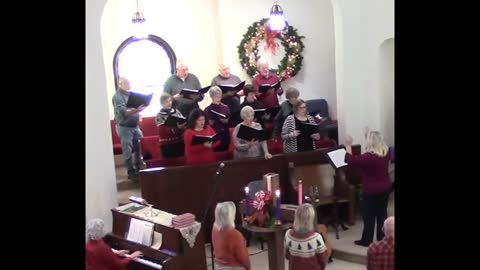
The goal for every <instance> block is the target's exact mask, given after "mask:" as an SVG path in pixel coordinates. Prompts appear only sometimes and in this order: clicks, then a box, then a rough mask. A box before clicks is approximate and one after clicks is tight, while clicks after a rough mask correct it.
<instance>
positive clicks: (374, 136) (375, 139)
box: [365, 131, 388, 157]
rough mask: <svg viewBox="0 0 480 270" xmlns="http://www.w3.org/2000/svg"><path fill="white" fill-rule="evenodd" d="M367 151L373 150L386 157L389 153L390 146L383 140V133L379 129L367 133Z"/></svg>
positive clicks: (372, 151) (374, 152)
mask: <svg viewBox="0 0 480 270" xmlns="http://www.w3.org/2000/svg"><path fill="white" fill-rule="evenodd" d="M365 151H366V152H371V153H373V154H376V155H377V156H380V157H384V156H385V155H387V153H388V146H387V145H386V144H385V142H384V141H383V137H382V134H381V133H380V132H379V131H370V132H368V134H367V146H366V147H365Z"/></svg>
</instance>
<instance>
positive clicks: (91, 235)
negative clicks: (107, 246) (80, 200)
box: [86, 218, 105, 240]
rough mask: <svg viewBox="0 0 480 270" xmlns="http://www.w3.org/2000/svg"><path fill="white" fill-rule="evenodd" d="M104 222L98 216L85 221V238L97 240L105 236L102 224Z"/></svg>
mask: <svg viewBox="0 0 480 270" xmlns="http://www.w3.org/2000/svg"><path fill="white" fill-rule="evenodd" d="M104 225H105V223H104V222H103V220H101V219H99V218H94V219H92V220H90V221H89V222H88V223H87V226H86V234H87V240H99V239H102V238H103V236H105V231H104V230H103V226H104Z"/></svg>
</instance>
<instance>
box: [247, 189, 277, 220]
mask: <svg viewBox="0 0 480 270" xmlns="http://www.w3.org/2000/svg"><path fill="white" fill-rule="evenodd" d="M251 205H252V206H253V211H252V213H251V215H250V216H247V217H246V220H247V222H248V223H249V224H253V225H256V226H259V227H270V226H272V225H273V224H274V223H275V216H274V212H273V211H274V206H273V200H272V194H271V192H270V191H263V190H260V191H258V192H256V193H255V199H254V200H253V202H252V203H251Z"/></svg>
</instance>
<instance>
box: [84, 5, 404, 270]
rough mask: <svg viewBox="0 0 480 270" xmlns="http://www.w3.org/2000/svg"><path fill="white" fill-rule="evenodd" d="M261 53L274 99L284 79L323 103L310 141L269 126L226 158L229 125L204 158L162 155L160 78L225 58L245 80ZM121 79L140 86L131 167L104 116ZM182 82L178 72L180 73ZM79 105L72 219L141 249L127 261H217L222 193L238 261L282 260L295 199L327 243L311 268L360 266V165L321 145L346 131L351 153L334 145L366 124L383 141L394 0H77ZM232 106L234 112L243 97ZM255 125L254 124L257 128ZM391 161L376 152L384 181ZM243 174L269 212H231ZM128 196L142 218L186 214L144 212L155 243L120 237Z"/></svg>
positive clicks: (215, 70)
mask: <svg viewBox="0 0 480 270" xmlns="http://www.w3.org/2000/svg"><path fill="white" fill-rule="evenodd" d="M279 10H280V11H281V12H279ZM273 13H276V15H278V14H281V15H282V17H281V22H278V21H276V22H277V23H279V24H280V26H279V28H280V30H274V28H275V27H276V26H275V25H274V22H273V16H272V15H273ZM282 23H285V25H282ZM260 59H261V60H260ZM262 65H266V66H267V67H268V69H269V74H273V75H276V76H274V77H275V78H278V79H277V80H278V81H280V85H281V88H282V89H283V93H280V94H278V96H277V97H278V102H277V103H276V104H277V106H280V104H283V103H286V104H288V102H289V101H288V100H289V99H288V98H287V94H286V93H287V89H297V90H298V92H299V96H297V97H298V98H301V99H302V100H304V101H305V103H306V109H307V111H308V112H310V111H311V110H312V108H313V107H312V106H314V105H312V104H314V103H315V102H314V101H318V100H321V101H322V102H323V103H322V104H325V105H324V107H323V108H322V111H318V115H312V116H313V118H312V119H314V120H315V121H317V120H318V119H320V120H318V121H317V122H316V123H320V124H319V126H320V127H324V126H325V124H324V126H322V123H323V122H322V121H327V122H328V125H327V127H326V128H325V129H321V130H323V131H322V132H319V134H320V139H319V140H318V141H315V140H313V139H312V141H314V150H312V151H306V152H300V150H299V152H297V153H291V152H290V153H287V151H286V147H285V145H286V144H285V140H284V141H283V143H282V140H281V139H279V140H277V139H273V137H272V139H268V140H267V143H266V147H267V149H268V151H269V152H270V154H271V157H268V158H267V157H266V155H265V157H264V156H261V157H255V158H246V159H237V158H236V157H235V155H234V150H233V149H236V148H235V147H236V145H235V143H234V140H233V137H234V136H235V134H236V133H232V132H233V131H234V128H235V125H233V126H230V129H229V131H230V137H231V141H230V143H229V145H228V150H225V151H221V152H215V160H214V161H212V162H210V163H203V164H193V163H189V162H188V160H187V157H186V154H185V157H184V156H183V155H182V156H180V157H177V158H168V157H164V155H163V154H162V151H163V150H162V148H161V146H160V144H161V140H162V136H161V135H159V131H158V130H159V129H157V127H158V119H157V118H158V114H159V112H160V111H161V110H162V106H163V100H162V97H163V94H162V93H164V92H167V90H166V89H167V86H166V85H167V84H166V82H167V80H170V79H171V78H172V77H175V76H178V74H179V68H181V67H186V68H187V74H189V75H187V78H188V76H190V77H191V75H192V74H194V75H195V76H196V77H197V78H198V80H199V84H200V85H201V87H207V86H213V85H214V84H213V82H214V81H215V77H216V76H221V75H222V69H223V68H225V67H228V69H229V73H230V74H232V75H236V76H238V78H239V80H240V81H245V85H253V86H254V87H255V85H256V82H255V80H254V78H255V76H260V75H261V74H260V73H261V66H262ZM219 74H220V75H219ZM121 78H128V81H129V84H130V87H131V91H132V92H139V93H142V94H152V95H153V96H152V97H151V101H149V105H148V106H146V107H145V109H143V111H139V112H138V113H137V114H138V115H139V118H140V120H139V124H138V125H137V127H138V129H139V130H141V132H142V136H143V137H142V138H139V139H138V147H139V148H138V149H134V150H133V151H132V160H133V159H135V158H133V156H134V154H135V152H138V153H140V155H141V157H142V160H141V164H140V165H135V170H136V172H135V173H136V175H137V176H136V177H137V178H135V177H133V178H132V177H131V175H130V170H133V169H131V168H127V167H128V166H129V165H128V164H127V165H126V161H125V155H124V154H123V153H122V152H125V148H123V147H124V145H123V142H122V140H124V139H123V136H124V135H122V134H120V133H119V132H118V131H119V129H117V125H118V122H119V120H118V116H117V114H118V112H117V109H116V108H117V104H116V103H115V100H114V96H115V95H117V92H118V91H119V88H122V86H121V81H122V79H121ZM212 78H213V79H212ZM186 82H187V80H186V79H184V78H182V84H185V83H186ZM217 85H219V86H220V84H217ZM184 88H188V87H184ZM199 88H200V87H197V89H196V90H201V89H199ZM218 88H219V89H221V91H224V89H223V88H222V87H218ZM211 89H212V88H210V87H209V88H207V91H209V92H206V93H205V94H204V95H203V96H202V95H200V96H201V97H202V98H201V99H197V102H196V104H198V108H199V109H200V110H202V111H203V110H205V111H206V110H207V108H208V107H209V105H210V104H213V101H214V98H213V96H211V93H210V92H211V91H212V90H211ZM245 89H246V87H245V88H243V90H242V91H245ZM125 90H128V89H125ZM129 91H130V90H129ZM174 91H175V90H174ZM174 91H173V93H170V94H171V96H172V98H171V100H172V101H173V108H176V106H178V104H179V103H175V101H176V95H178V94H180V95H182V93H183V92H182V91H183V89H182V91H180V93H175V92H174ZM257 91H259V90H258V89H257ZM269 91H270V90H269ZM275 91H276V90H275ZM288 93H291V91H290V92H288ZM184 95H185V94H184ZM238 99H239V101H240V103H243V102H246V96H245V95H242V94H238ZM257 99H258V97H257ZM222 102H223V99H222ZM127 107H128V105H127ZM86 108H87V109H86V179H85V186H86V198H85V202H86V204H85V206H86V208H85V209H86V213H85V216H86V221H87V222H88V221H89V220H92V219H101V220H102V221H103V222H104V226H105V227H104V231H105V232H107V233H108V234H107V236H106V238H105V239H107V240H108V241H107V240H106V242H107V243H108V244H109V245H110V246H111V247H112V248H115V247H118V249H120V247H122V249H129V250H130V249H131V251H135V250H137V249H138V250H140V251H141V252H143V255H144V258H145V259H144V260H143V261H142V262H139V261H137V262H136V265H135V267H137V268H135V269H162V268H164V269H217V268H218V269H224V268H219V267H218V265H216V264H215V263H218V261H215V262H214V259H215V258H214V257H215V256H212V250H213V246H212V244H210V243H211V242H212V238H213V236H212V229H213V228H214V226H215V225H214V224H216V223H214V221H215V217H216V211H215V210H216V209H215V205H216V204H217V203H220V202H224V201H233V202H234V203H235V206H236V214H235V228H236V229H238V230H239V231H240V232H241V233H242V235H243V236H244V238H245V240H246V242H247V245H248V246H247V251H248V257H249V260H250V263H251V268H250V269H292V268H289V263H290V262H289V260H288V259H287V258H286V257H285V247H284V242H283V241H284V235H285V232H286V231H287V230H288V229H290V228H292V226H293V223H294V216H295V212H296V210H297V207H298V206H299V205H301V204H302V203H305V202H312V205H314V209H315V217H316V218H317V221H318V223H322V224H325V225H326V226H325V227H326V229H327V230H328V232H327V233H326V238H328V240H329V242H330V246H331V248H332V251H333V252H332V254H331V258H330V259H331V261H330V262H329V263H328V264H326V266H325V269H332V270H336V269H343V270H356V269H367V250H368V246H360V245H356V244H354V241H355V240H358V239H359V238H360V237H361V236H362V230H363V229H364V220H363V219H362V217H363V216H362V214H363V213H364V212H365V211H364V209H363V208H362V207H363V201H364V200H365V198H366V197H365V196H363V191H362V189H363V188H365V186H366V185H365V184H364V183H363V182H362V181H363V180H362V179H363V178H362V177H363V174H362V173H361V172H360V170H356V169H354V168H353V165H352V166H349V165H347V166H346V167H343V168H337V167H335V166H336V164H334V163H335V162H334V161H332V160H331V157H330V156H329V155H328V153H329V152H331V151H334V150H336V149H339V147H342V146H344V145H349V142H348V138H349V137H351V138H353V143H352V142H350V145H351V150H350V151H351V152H353V153H349V151H348V149H347V154H351V155H353V156H360V155H365V153H366V152H367V150H366V149H368V147H367V143H368V139H367V137H368V136H367V135H366V134H367V133H369V130H370V131H378V132H379V133H380V134H381V135H382V138H383V141H384V143H385V145H386V146H388V149H394V147H395V137H394V134H395V129H394V126H395V125H394V118H395V117H394V111H395V110H394V1H393V0H363V1H355V0H295V1H293V0H280V1H274V0H261V1H260V0H243V1H232V0H201V1H200V0H178V1H164V0H87V1H86ZM267 109H269V108H268V106H267ZM179 110H180V109H179ZM231 110H232V109H231V108H230V111H231ZM127 111H128V110H127ZM232 112H233V111H232ZM294 112H295V113H296V109H295V108H294ZM238 113H239V115H241V117H242V119H243V109H242V110H241V111H240V110H239V111H238ZM191 115H192V114H191V113H189V114H188V115H185V118H186V119H187V118H188V116H191ZM207 115H208V114H207ZM295 117H296V116H295ZM315 117H318V119H315ZM209 119H210V118H209ZM255 119H257V118H255ZM295 119H296V118H295ZM325 119H327V120H325ZM239 121H241V120H239ZM272 121H273V120H272ZM207 122H208V121H207ZM208 124H209V123H207V125H208ZM282 124H283V123H282ZM186 125H187V127H188V125H189V121H188V119H187V120H186ZM210 125H212V124H211V123H210ZM238 125H240V124H238ZM266 125H267V126H263V125H262V126H263V128H265V130H268V129H269V126H268V124H266ZM272 125H276V124H272ZM212 126H213V125H212ZM272 128H273V127H272ZM284 128H285V124H283V129H284ZM280 131H281V132H282V133H283V131H282V125H281V126H280ZM302 132H303V131H302ZM232 134H233V135H232ZM120 135H121V136H120ZM282 136H283V134H282ZM299 141H300V140H299ZM159 142H160V143H159ZM182 149H183V148H182ZM185 149H187V147H185ZM185 151H187V150H185ZM264 151H265V150H264ZM392 152H393V151H392V150H389V151H388V153H390V154H391V153H392ZM391 155H393V154H391ZM393 160H394V158H391V160H390V162H389V164H388V177H389V180H390V181H391V182H392V183H394V180H395V164H394V162H393ZM352 164H353V163H352ZM139 166H141V167H139ZM350 167H352V168H350ZM272 175H273V176H272ZM299 180H303V183H302V181H299ZM253 182H258V183H259V185H263V188H264V189H265V190H269V191H271V192H272V193H271V196H272V201H271V209H272V212H271V215H272V216H273V215H275V218H276V220H275V221H274V219H272V222H279V223H275V224H273V225H271V226H270V227H268V226H266V227H265V226H264V227H262V226H258V227H256V226H252V227H249V226H248V225H245V222H246V218H244V216H245V217H247V216H248V214H247V213H251V211H252V209H253V208H254V207H253V204H248V203H247V205H245V201H247V202H248V199H247V200H245V198H246V197H247V198H249V195H247V196H246V193H247V194H249V193H248V191H247V190H245V188H246V187H249V188H251V184H252V183H253ZM275 191H278V192H279V194H280V195H275ZM302 192H303V194H302ZM394 193H395V192H394V189H393V184H392V190H391V191H389V192H388V194H389V195H388V196H387V203H386V205H387V216H388V217H391V216H394V212H395V211H394V205H395V198H394V195H395V194H394ZM318 194H320V195H318ZM275 196H277V197H275ZM315 196H317V197H318V200H314V199H313V198H314V197H315ZM132 197H136V198H137V199H138V198H143V199H145V200H146V202H145V201H142V202H140V204H143V205H146V206H147V207H145V208H142V209H141V210H140V212H141V211H144V212H145V211H147V210H149V211H151V212H149V213H147V212H145V213H147V214H145V217H148V218H144V220H146V221H152V222H153V220H157V221H158V220H160V216H161V217H162V218H165V216H170V215H173V216H172V217H173V218H171V219H170V221H171V222H173V220H176V219H175V215H177V216H176V217H184V215H182V214H186V213H188V214H193V215H194V219H195V224H197V225H199V226H191V227H186V228H187V229H188V230H187V229H185V227H183V228H182V229H180V227H178V228H177V227H175V226H174V225H172V224H173V223H172V224H170V223H169V224H170V225H166V224H164V223H165V222H164V220H163V219H162V220H161V221H159V222H158V223H157V222H154V224H155V225H154V231H155V233H158V235H161V237H160V239H161V240H160V241H161V242H162V243H161V247H159V248H158V247H157V248H156V249H155V248H151V247H148V246H147V247H145V248H144V247H142V246H141V245H140V244H136V243H135V244H132V243H131V242H129V241H127V240H126V239H127V235H129V236H128V237H130V232H129V229H128V228H129V226H130V229H131V228H132V226H133V225H132V223H130V225H129V222H130V219H131V220H134V219H135V218H134V217H137V216H136V215H133V214H130V213H129V214H126V213H127V212H128V211H127V210H125V209H126V208H125V207H127V206H129V205H132ZM307 197H308V199H307ZM317 197H315V198H317ZM332 198H333V199H332ZM302 199H303V201H302ZM135 203H137V202H135ZM277 204H278V205H277ZM122 207H123V208H122ZM152 207H153V209H154V211H152ZM139 209H140V208H139ZM155 211H157V214H155ZM274 212H275V213H274ZM152 213H153V214H152ZM159 213H160V214H159ZM163 213H165V214H163ZM149 215H150V216H149ZM155 215H157V216H155ZM279 217H281V218H279ZM137 218H138V217H137ZM279 220H281V221H279ZM258 221H259V220H258ZM378 224H379V223H377V225H376V226H377V229H378ZM254 227H255V228H254ZM130 231H131V230H130ZM192 235H193V236H192ZM322 236H323V235H322ZM154 237H156V236H155V235H154V236H153V238H152V239H154V240H155V238H154ZM377 237H378V232H377ZM192 239H193V240H192ZM152 245H153V244H152ZM152 250H153V251H152ZM157 251H159V252H157ZM157 253H158V254H157ZM214 253H215V251H214ZM154 257H155V258H154ZM150 258H153V259H151V260H150ZM160 258H161V259H160ZM87 269H88V266H87ZM225 269H244V268H225ZM322 269H323V268H322ZM368 269H374V268H368ZM375 269H379V268H375ZM389 269H390V268H389ZM391 269H393V268H391Z"/></svg>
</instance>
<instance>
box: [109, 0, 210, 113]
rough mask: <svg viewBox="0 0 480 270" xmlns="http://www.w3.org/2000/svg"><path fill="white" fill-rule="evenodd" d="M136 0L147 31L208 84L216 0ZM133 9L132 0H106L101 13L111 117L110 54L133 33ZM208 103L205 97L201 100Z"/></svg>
mask: <svg viewBox="0 0 480 270" xmlns="http://www.w3.org/2000/svg"><path fill="white" fill-rule="evenodd" d="M139 3H140V11H141V12H142V13H143V15H144V16H145V19H146V22H147V26H148V29H149V33H150V34H153V35H156V36H159V37H161V38H162V39H163V40H165V41H166V42H167V43H168V44H169V45H170V46H171V47H172V48H173V50H174V52H175V55H176V56H177V59H185V60H186V61H187V62H188V65H189V69H190V72H191V73H193V74H195V75H197V76H198V78H199V79H200V82H201V84H202V85H208V84H209V83H210V82H211V80H212V78H213V76H215V75H216V74H217V73H218V71H217V62H218V58H217V50H218V47H217V44H218V41H217V32H216V31H215V29H216V27H217V26H216V25H215V24H216V23H217V21H216V20H217V15H216V7H215V5H216V2H215V0H182V1H166V0H141V1H139ZM135 11H136V2H135V1H133V0H132V1H130V0H128V1H127V0H108V2H107V4H106V5H105V9H104V12H103V16H102V22H101V33H102V43H103V62H104V65H103V68H104V69H105V71H104V72H105V74H106V85H105V86H104V88H105V89H106V90H107V93H108V98H109V102H108V106H109V107H108V108H109V113H110V118H111V119H113V107H112V104H111V98H112V96H113V94H114V93H115V85H114V75H113V57H114V55H115V52H116V50H117V49H118V47H119V46H120V44H121V43H122V42H124V41H125V40H126V39H127V38H129V37H130V36H131V35H132V32H131V29H132V28H131V25H132V22H131V17H132V15H133V13H134V12H135ZM207 96H208V95H207ZM209 103H210V99H209V97H207V98H206V99H205V101H204V102H203V103H202V104H203V105H205V104H209Z"/></svg>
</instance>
